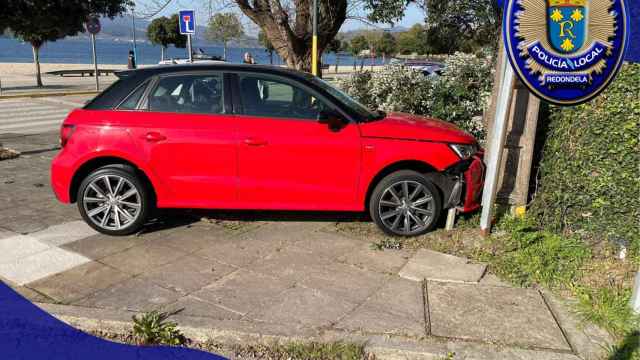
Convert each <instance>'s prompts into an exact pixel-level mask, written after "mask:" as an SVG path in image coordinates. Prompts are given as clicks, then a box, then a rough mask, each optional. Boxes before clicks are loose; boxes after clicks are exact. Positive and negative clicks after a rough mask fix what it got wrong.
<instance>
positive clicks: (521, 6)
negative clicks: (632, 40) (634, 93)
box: [503, 0, 629, 105]
mask: <svg viewBox="0 0 640 360" xmlns="http://www.w3.org/2000/svg"><path fill="white" fill-rule="evenodd" d="M626 1H627V0H508V1H507V4H506V5H505V12H504V17H505V18H504V22H503V36H504V42H505V46H506V49H507V53H508V55H509V60H510V62H511V65H512V66H513V68H514V70H515V72H516V74H517V75H518V77H519V78H520V80H521V81H522V82H523V83H525V85H527V87H528V88H529V89H530V90H531V91H532V92H533V93H534V94H536V95H537V96H538V97H540V98H542V99H545V100H547V101H548V102H551V103H554V104H559V105H575V104H578V103H581V102H585V101H588V100H590V99H592V98H593V97H595V96H596V95H597V94H598V93H600V92H601V91H602V90H603V89H604V88H606V87H607V86H608V85H609V83H610V82H611V80H613V78H614V77H615V75H616V74H617V72H618V70H619V69H620V66H621V65H622V62H623V61H622V60H623V59H624V53H625V51H626V48H627V44H628V36H629V31H628V24H629V14H628V11H627V6H626Z"/></svg>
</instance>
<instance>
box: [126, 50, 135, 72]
mask: <svg viewBox="0 0 640 360" xmlns="http://www.w3.org/2000/svg"><path fill="white" fill-rule="evenodd" d="M135 68H136V56H135V54H134V53H133V50H129V58H128V60H127V69H135Z"/></svg>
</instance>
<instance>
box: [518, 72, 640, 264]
mask: <svg viewBox="0 0 640 360" xmlns="http://www.w3.org/2000/svg"><path fill="white" fill-rule="evenodd" d="M639 122H640V65H638V64H634V65H631V64H627V65H625V66H624V67H623V69H622V71H621V73H620V74H619V76H618V77H617V79H616V80H615V81H614V82H613V83H612V84H611V86H610V87H609V88H608V89H607V90H606V91H605V92H604V93H603V94H602V95H601V96H599V97H598V98H596V99H595V100H592V101H591V102H589V103H586V104H583V105H580V106H577V107H572V108H561V107H551V108H550V109H549V118H548V123H547V125H548V132H547V133H546V142H545V144H544V147H543V152H542V159H541V162H540V172H539V179H538V183H539V184H541V188H540V189H539V190H538V192H537V194H536V195H535V198H534V201H533V203H532V207H531V212H532V213H533V214H534V215H535V216H536V217H537V218H538V220H539V222H540V224H539V225H541V226H542V227H543V228H546V229H548V230H552V231H556V232H564V233H571V234H578V235H580V236H581V237H582V238H583V239H585V240H588V241H590V242H592V243H598V242H600V241H603V240H604V241H608V242H610V243H615V244H617V245H620V244H625V245H626V246H628V247H629V248H630V250H631V254H632V255H633V256H638V255H640V226H639V225H640V224H639V221H640V148H639V138H640V125H639Z"/></svg>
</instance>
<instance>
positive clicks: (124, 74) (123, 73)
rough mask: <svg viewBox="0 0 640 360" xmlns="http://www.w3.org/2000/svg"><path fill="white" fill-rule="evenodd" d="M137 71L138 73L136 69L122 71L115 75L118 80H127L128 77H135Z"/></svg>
mask: <svg viewBox="0 0 640 360" xmlns="http://www.w3.org/2000/svg"><path fill="white" fill-rule="evenodd" d="M135 71H136V70H135V69H131V70H121V71H116V72H114V73H113V74H114V75H115V76H117V77H118V79H123V78H126V77H129V76H131V75H133V74H134V73H135Z"/></svg>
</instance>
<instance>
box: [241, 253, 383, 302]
mask: <svg viewBox="0 0 640 360" xmlns="http://www.w3.org/2000/svg"><path fill="white" fill-rule="evenodd" d="M248 269H250V270H252V271H255V272H258V273H263V274H267V275H270V276H273V277H277V278H280V279H287V280H289V281H292V282H294V281H295V282H297V283H299V284H301V285H304V286H306V287H309V288H313V289H317V290H321V291H323V292H325V293H327V294H330V295H332V296H335V297H338V298H343V299H345V300H347V301H350V302H355V303H359V302H362V301H364V300H365V299H366V298H368V297H369V296H370V295H371V294H372V293H373V292H374V291H375V290H376V289H377V288H378V287H380V286H381V285H382V283H383V282H384V281H385V280H387V276H386V275H384V274H379V273H374V272H369V271H363V270H361V269H359V268H357V267H354V266H350V265H346V264H341V263H337V262H335V261H332V260H331V259H328V258H324V257H322V256H318V255H316V254H314V253H312V252H309V251H305V250H302V249H298V248H295V247H290V248H286V249H283V250H282V251H277V252H274V253H272V254H270V255H268V256H266V257H265V258H264V259H261V260H259V261H257V262H256V263H254V264H252V265H251V266H249V267H248Z"/></svg>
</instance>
